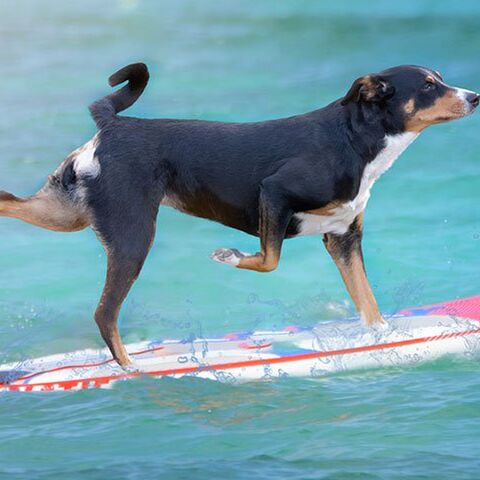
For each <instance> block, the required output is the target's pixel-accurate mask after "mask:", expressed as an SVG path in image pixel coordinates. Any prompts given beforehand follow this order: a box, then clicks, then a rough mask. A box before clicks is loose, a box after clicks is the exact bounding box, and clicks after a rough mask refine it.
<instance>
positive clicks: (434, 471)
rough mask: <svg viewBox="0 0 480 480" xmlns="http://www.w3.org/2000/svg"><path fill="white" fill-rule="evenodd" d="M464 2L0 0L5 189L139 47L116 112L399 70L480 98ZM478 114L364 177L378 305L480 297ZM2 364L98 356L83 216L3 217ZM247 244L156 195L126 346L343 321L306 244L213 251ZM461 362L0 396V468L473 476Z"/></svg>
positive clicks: (318, 254)
mask: <svg viewBox="0 0 480 480" xmlns="http://www.w3.org/2000/svg"><path fill="white" fill-rule="evenodd" d="M479 17H480V3H479V2H476V1H461V2H443V1H438V0H432V1H413V0H403V1H402V2H392V1H387V0H385V1H378V0H376V1H369V2H357V1H354V0H351V1H344V0H339V1H337V2H320V1H317V2H313V1H290V0H289V1H274V0H267V1H258V0H257V1H253V0H248V1H246V0H243V1H238V2H233V1H222V2H215V1H212V0H208V1H201V2H200V1H194V0H171V1H155V0H150V1H134V0H130V1H128V0H123V1H113V0H104V1H101V2H97V1H93V0H82V1H81V2H65V1H53V0H52V1H44V0H40V1H33V0H32V1H27V0H16V1H8V0H0V188H1V189H4V190H7V191H11V192H14V193H16V194H18V195H29V194H31V193H33V192H35V191H36V190H37V189H38V188H40V187H41V186H42V184H43V182H44V181H45V179H46V177H47V175H48V174H49V173H51V172H52V171H53V170H54V169H55V168H56V166H57V165H58V164H59V163H60V162H61V161H62V159H63V158H64V157H65V156H66V155H67V154H68V153H69V152H70V151H72V150H73V149H75V148H76V147H78V146H79V145H81V144H83V143H84V142H86V141H87V140H88V139H89V138H91V137H92V135H93V134H94V133H95V127H94V124H93V121H92V120H91V118H90V117H89V114H88V110H87V107H88V105H89V104H90V103H91V102H92V101H94V100H95V99H97V98H99V97H100V96H103V95H105V94H106V93H108V92H109V91H110V89H109V87H108V85H107V81H106V80H107V77H108V76H109V75H110V74H111V73H112V72H114V71H115V70H116V69H117V68H119V67H121V66H123V65H125V64H128V63H130V62H133V61H145V62H146V63H147V64H148V65H149V67H150V70H151V82H150V84H149V86H148V88H147V90H146V91H145V93H144V95H143V96H142V98H141V99H140V100H139V101H138V103H137V104H136V105H135V106H134V107H133V108H131V109H130V110H129V112H128V114H130V115H138V116H142V117H170V118H196V119H216V120H225V121H258V120H265V119H273V118H278V117H282V116H289V115H294V114H298V113H302V112H306V111H309V110H313V109H315V108H318V107H320V106H323V105H325V104H326V103H329V102H331V101H333V100H334V99H336V98H338V97H340V96H341V95H343V94H344V93H345V92H346V91H347V90H348V88H349V87H350V85H351V83H352V81H353V80H354V79H355V78H357V77H359V76H360V75H362V74H366V73H369V72H375V71H379V70H381V69H384V68H386V67H389V66H393V65H398V64H407V63H408V64H420V65H425V66H429V67H432V68H435V69H437V70H439V71H440V72H441V73H442V74H443V75H444V78H445V79H446V81H447V82H449V83H451V84H453V85H458V86H461V87H465V88H469V89H473V90H477V91H478V90H480V59H479V58H480V57H479V52H480V28H479ZM479 129H480V113H477V114H476V115H474V116H472V117H470V118H466V119H463V120H460V121H457V122H454V123H451V124H445V125H441V126H435V127H432V128H431V129H429V130H427V131H425V132H424V133H423V134H422V135H421V136H420V137H419V138H418V139H417V140H416V142H415V143H414V144H413V145H412V146H411V147H410V148H409V149H408V150H407V151H406V152H405V153H404V154H403V155H402V157H401V158H400V159H399V160H398V161H397V163H396V164H395V165H394V167H393V168H392V169H391V170H390V171H389V172H388V173H387V174H385V175H384V177H382V178H381V180H380V181H379V182H378V183H377V184H376V185H375V187H374V188H373V190H372V197H371V200H370V203H369V205H368V208H367V211H366V214H365V240H364V253H365V259H366V264H367V269H368V273H369V277H370V280H371V283H372V285H373V288H374V291H375V293H376V296H377V298H378V301H379V304H380V306H381V309H382V310H383V311H384V312H385V313H387V314H388V313H392V312H394V311H396V310H398V309H399V308H403V307H407V306H414V305H424V304H429V303H433V302H439V301H442V300H449V299H454V298H460V297H465V296H470V295H475V294H478V293H479V292H480V268H479V267H480V261H479V257H480V210H479V201H480V176H479V174H480V152H479V149H480V136H479V132H480V130H479ZM0 247H1V248H0V363H5V362H8V361H16V360H21V359H25V358H31V357H35V356H41V355H48V354H51V353H58V352H66V351H70V350H76V349H82V348H88V347H102V345H103V344H102V341H101V339H100V336H99V334H98V332H97V327H96V325H95V323H94V321H93V318H92V315H93V312H94V309H95V305H96V302H97V301H98V298H99V295H100V292H101V289H102V286H103V280H104V275H105V255H104V252H103V250H102V247H101V246H100V244H99V243H98V241H97V239H96V237H95V235H94V234H93V232H92V231H90V230H85V231H83V232H79V233H72V234H59V233H53V232H48V231H43V230H40V229H38V228H36V227H33V226H29V225H26V224H22V223H21V222H19V221H17V220H13V219H6V218H1V219H0ZM219 247H236V248H239V249H240V250H244V251H256V250H257V248H258V240H257V239H255V238H253V237H249V236H248V235H246V234H243V233H241V232H237V231H234V230H229V229H226V228H224V227H222V226H220V225H217V224H214V223H211V222H208V221H204V220H200V219H196V218H191V217H188V216H185V215H181V214H178V213H176V212H175V211H173V210H172V209H170V208H167V207H165V208H161V211H160V214H159V219H158V232H157V236H156V240H155V245H154V247H153V249H152V251H151V253H150V255H149V258H148V260H147V262H146V265H145V268H144V269H143V271H142V274H141V276H140V278H139V280H138V282H137V283H136V285H135V287H134V288H133V290H132V292H131V293H130V295H129V297H128V300H127V301H126V303H125V306H124V308H123V311H122V314H121V321H120V325H121V331H122V334H123V338H124V340H125V342H134V341H138V340H143V339H155V338H185V337H188V336H190V335H198V336H209V335H210V336H211V335H223V334H226V333H228V332H233V331H242V330H252V329H255V328H260V329H264V328H268V329H271V328H282V327H284V326H286V325H291V324H299V325H311V324H314V323H316V322H319V321H322V320H327V319H334V318H343V317H346V316H350V315H352V314H354V313H355V312H354V309H353V307H352V304H351V301H350V300H349V297H348V295H347V293H346V291H345V288H344V286H343V284H342V282H341V279H340V276H339V274H338V272H337V271H336V269H335V267H334V265H333V263H332V261H331V260H330V258H329V257H328V255H327V254H326V252H325V250H324V248H323V244H322V241H321V238H320V237H319V236H309V237H304V238H300V239H295V240H290V241H287V242H286V244H285V247H284V250H283V255H282V260H281V263H280V266H279V268H278V270H277V271H275V272H274V273H270V274H257V273H254V272H247V271H238V270H235V269H231V268H228V267H226V266H224V265H219V264H217V263H214V262H212V261H211V260H210V259H209V253H210V252H212V251H213V250H215V249H216V248H219ZM478 366H479V365H478V361H476V360H470V361H467V360H459V359H442V360H439V361H437V362H435V363H431V364H425V365H421V366H417V367H410V368H405V369H395V370H388V369H386V370H371V371H364V372H354V373H351V374H348V375H347V374H343V375H336V376H330V377H326V378H322V379H316V380H302V379H283V380H282V381H277V382H271V383H250V384H245V385H241V386H232V385H224V384H219V383H214V382H211V381H205V380H204V381H202V380H199V379H188V378H185V379H182V380H173V379H161V380H155V379H139V380H134V381H129V382H122V383H120V384H117V385H116V386H115V387H114V388H113V389H111V390H92V391H84V392H79V393H55V394H38V393H37V394H29V395H27V394H14V393H9V394H5V393H4V394H0V478H9V479H65V478H68V479H77V478H85V479H105V478H112V479H117V478H119V479H123V478H125V479H145V478H162V479H169V480H170V479H189V480H190V479H193V480H196V479H217V478H218V479H224V478H228V479H231V480H233V479H283V478H285V479H286V478H288V479H450V478H455V479H456V480H460V479H478V478H479V477H480V454H479V448H478V446H479V443H480V375H479V369H478Z"/></svg>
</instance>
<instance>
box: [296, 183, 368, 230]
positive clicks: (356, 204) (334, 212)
mask: <svg viewBox="0 0 480 480" xmlns="http://www.w3.org/2000/svg"><path fill="white" fill-rule="evenodd" d="M369 197H370V192H369V191H365V192H362V195H357V197H356V198H355V199H354V200H352V201H351V202H346V203H344V204H341V205H339V206H337V207H335V208H332V209H331V210H330V211H329V213H328V215H318V214H315V213H308V212H300V213H296V214H295V218H296V220H297V221H298V226H297V230H298V233H297V235H296V236H301V235H313V234H325V233H334V234H337V235H343V234H344V233H346V232H347V231H348V227H349V226H350V225H351V224H352V223H353V221H354V220H355V218H356V217H357V216H358V215H359V214H360V213H362V212H363V210H364V208H365V206H366V205H367V202H368V198H369Z"/></svg>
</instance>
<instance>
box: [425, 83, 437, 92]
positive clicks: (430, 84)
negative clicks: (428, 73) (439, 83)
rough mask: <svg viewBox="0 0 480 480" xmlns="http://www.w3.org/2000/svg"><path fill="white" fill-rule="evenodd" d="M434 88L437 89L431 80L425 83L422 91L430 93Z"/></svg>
mask: <svg viewBox="0 0 480 480" xmlns="http://www.w3.org/2000/svg"><path fill="white" fill-rule="evenodd" d="M434 88H435V83H434V82H432V81H430V80H427V81H426V82H425V83H424V85H423V88H422V90H424V91H426V92H428V91H429V90H433V89H434Z"/></svg>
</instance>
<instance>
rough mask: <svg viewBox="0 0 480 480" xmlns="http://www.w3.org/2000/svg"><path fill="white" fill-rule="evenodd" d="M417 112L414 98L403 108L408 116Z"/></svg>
mask: <svg viewBox="0 0 480 480" xmlns="http://www.w3.org/2000/svg"><path fill="white" fill-rule="evenodd" d="M414 110H415V101H414V100H413V98H411V99H410V100H409V101H408V102H407V103H406V104H405V105H404V106H403V111H404V112H405V113H406V114H407V115H411V114H412V113H413V111H414Z"/></svg>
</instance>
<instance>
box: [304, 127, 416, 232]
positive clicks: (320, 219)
mask: <svg viewBox="0 0 480 480" xmlns="http://www.w3.org/2000/svg"><path fill="white" fill-rule="evenodd" d="M417 136H418V133H414V132H405V133H401V134H399V135H387V136H386V137H385V146H384V147H383V149H382V150H380V152H379V153H378V155H377V156H376V157H375V158H374V159H373V160H372V161H371V162H370V163H368V164H367V166H366V167H365V169H364V171H363V174H362V180H361V182H360V188H359V189H358V193H357V195H356V197H355V198H354V199H353V200H351V201H349V202H346V203H344V204H343V205H340V206H338V207H336V208H335V209H333V210H331V214H330V215H315V214H312V213H305V212H300V213H297V214H295V217H296V218H297V219H298V220H300V221H301V223H300V231H299V233H298V235H311V234H324V233H335V234H337V235H343V234H344V233H346V232H347V230H348V227H349V226H350V225H351V224H352V222H353V221H354V220H355V218H356V217H357V216H358V215H359V214H360V213H361V212H363V210H364V209H365V207H366V205H367V202H368V199H369V198H370V189H371V188H372V186H373V184H374V183H375V181H376V180H377V179H378V178H379V177H380V175H382V174H383V173H385V172H386V171H387V170H388V169H389V168H390V167H391V166H392V164H393V162H394V161H395V160H396V159H397V158H398V157H399V156H400V154H401V153H402V152H403V151H404V150H405V149H406V148H407V147H408V146H409V145H410V144H411V143H412V142H413V141H414V140H415V139H416V138H417Z"/></svg>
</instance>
